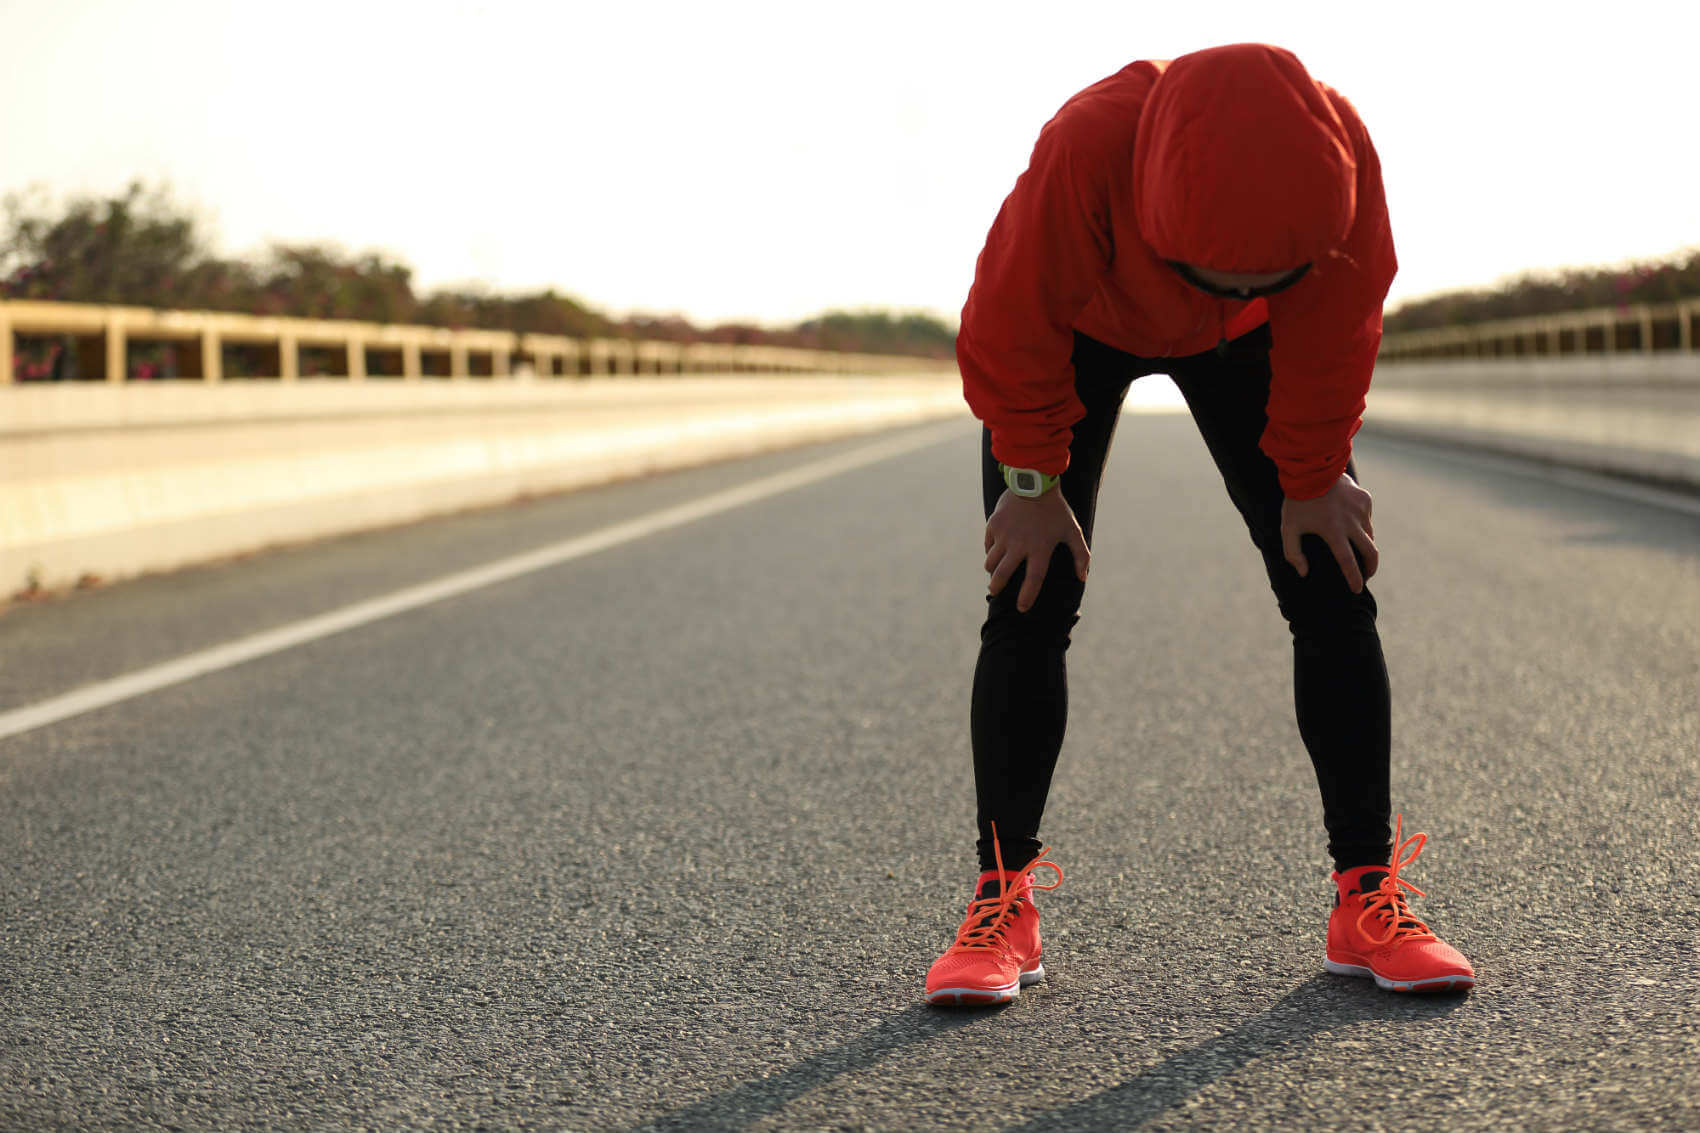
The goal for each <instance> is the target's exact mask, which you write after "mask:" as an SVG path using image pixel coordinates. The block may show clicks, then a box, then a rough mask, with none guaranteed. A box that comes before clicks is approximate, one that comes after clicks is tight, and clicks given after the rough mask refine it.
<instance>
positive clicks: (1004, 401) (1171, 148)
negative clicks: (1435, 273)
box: [956, 43, 1397, 499]
mask: <svg viewBox="0 0 1700 1133" xmlns="http://www.w3.org/2000/svg"><path fill="white" fill-rule="evenodd" d="M1165 260H1179V261H1182V262H1185V263H1188V264H1192V265H1195V266H1198V267H1204V268H1212V269H1215V270H1217V271H1225V272H1243V273H1248V274H1249V273H1254V274H1265V273H1275V272H1284V271H1288V270H1290V269H1292V268H1295V267H1298V266H1299V265H1300V264H1305V263H1309V264H1311V265H1312V266H1311V270H1310V271H1309V272H1308V273H1307V274H1306V275H1305V276H1304V277H1303V278H1302V279H1301V280H1300V281H1299V282H1298V283H1297V284H1296V285H1294V286H1292V287H1290V288H1288V289H1287V290H1285V291H1282V292H1279V293H1277V294H1275V295H1271V296H1269V297H1267V298H1260V299H1253V300H1251V301H1249V302H1246V301H1238V300H1229V299H1218V298H1216V297H1214V296H1211V295H1208V294H1206V293H1205V292H1202V291H1200V290H1198V289H1197V288H1194V287H1192V286H1190V285H1189V284H1187V283H1186V282H1185V281H1184V280H1182V279H1181V277H1180V276H1179V275H1177V274H1176V273H1175V271H1174V270H1173V269H1172V268H1170V267H1169V266H1168V264H1166V263H1165V262H1164V261H1165ZM1396 269H1397V262H1396V260H1395V258H1394V252H1393V236H1392V233H1391V231H1390V229H1389V227H1388V222H1387V204H1386V200H1385V197H1384V196H1383V193H1382V187H1381V163H1380V161H1379V160H1378V159H1377V157H1376V153H1375V147H1374V146H1373V145H1371V144H1370V139H1369V134H1368V132H1367V131H1366V130H1365V129H1364V125H1363V122H1362V121H1361V120H1360V119H1359V118H1358V115H1357V111H1355V110H1354V109H1353V108H1352V105H1351V104H1350V103H1349V102H1347V101H1346V99H1345V98H1344V97H1343V96H1341V95H1340V94H1339V93H1338V92H1337V91H1335V90H1333V89H1332V88H1330V87H1328V86H1326V85H1324V84H1322V83H1319V82H1317V81H1316V80H1314V79H1312V78H1311V77H1310V75H1309V74H1308V73H1307V72H1306V71H1305V69H1304V66H1303V64H1301V63H1300V62H1299V61H1298V59H1297V58H1296V57H1295V56H1294V55H1293V54H1292V53H1291V52H1289V51H1285V50H1282V49H1281V48H1278V47H1270V46H1268V45H1266V44H1255V43H1248V44H1235V45H1233V46H1229V47H1215V48H1211V49H1209V50H1206V51H1199V52H1195V53H1194V54H1191V55H1183V56H1181V57H1180V58H1178V59H1175V60H1173V61H1172V62H1162V61H1148V62H1140V63H1134V64H1131V65H1129V66H1128V67H1125V68H1123V69H1122V70H1120V71H1118V72H1117V73H1115V74H1114V75H1111V76H1110V77H1109V78H1107V79H1105V80H1103V81H1102V82H1100V83H1096V84H1094V85H1093V86H1090V87H1088V88H1086V89H1085V90H1083V91H1081V92H1080V93H1079V94H1077V95H1075V96H1074V97H1073V98H1071V99H1069V100H1068V102H1067V103H1065V104H1064V105H1063V108H1062V109H1061V110H1060V111H1058V112H1057V115H1056V117H1054V118H1052V119H1051V121H1050V122H1049V123H1047V124H1046V126H1045V128H1044V129H1043V130H1042V131H1041V132H1040V134H1039V141H1038V144H1037V145H1035V146H1034V148H1033V158H1032V161H1031V163H1030V164H1029V166H1028V168H1027V172H1025V173H1024V174H1022V176H1021V177H1020V179H1019V180H1017V181H1016V184H1015V188H1014V190H1013V191H1012V192H1011V193H1010V194H1009V197H1008V199H1007V200H1005V201H1004V204H1003V208H1002V209H1001V210H1000V211H999V213H998V216H997V220H996V221H994V222H993V224H992V229H991V233H990V234H989V235H988V236H987V238H986V246H985V249H984V250H983V251H982V252H981V253H980V259H979V262H978V264H977V265H976V267H975V273H974V286H973V288H972V290H971V291H970V292H969V295H968V302H967V304H966V305H965V306H964V307H963V309H962V330H961V332H960V334H958V336H957V340H956V356H957V361H958V363H959V364H960V366H961V370H962V381H963V392H964V395H965V396H966V398H967V401H968V404H969V407H970V408H971V409H973V411H974V415H975V416H976V417H978V418H979V419H980V420H981V421H983V422H985V424H986V425H987V427H988V428H990V429H991V432H992V451H993V453H994V454H995V455H996V456H997V458H998V459H999V460H1001V461H1003V462H1004V463H1005V464H1008V465H1012V466H1014V467H1018V468H1036V469H1038V470H1039V471H1041V472H1047V473H1061V472H1062V471H1063V470H1064V469H1065V468H1067V467H1068V446H1069V441H1070V440H1071V438H1072V436H1073V426H1074V423H1075V422H1076V421H1079V420H1080V418H1081V417H1082V416H1084V415H1085V408H1084V407H1083V406H1082V405H1081V403H1080V399H1079V398H1078V397H1076V396H1075V392H1074V368H1073V366H1072V365H1071V364H1070V361H1069V358H1070V355H1071V354H1072V352H1073V346H1074V334H1073V332H1074V331H1075V330H1077V329H1078V330H1080V331H1082V332H1084V333H1085V334H1088V335H1090V336H1092V337H1093V338H1096V339H1098V340H1099V341H1101V342H1104V343H1107V344H1109V345H1110V346H1114V347H1116V348H1117V349H1120V350H1124V351H1126V352H1128V353H1130V354H1135V355H1139V356H1141V357H1147V358H1163V357H1177V356H1181V355H1187V354H1196V353H1198V352H1200V351H1203V350H1208V349H1209V348H1211V347H1213V346H1215V345H1216V344H1217V343H1218V342H1220V341H1221V340H1222V339H1224V338H1234V337H1237V336H1239V335H1242V334H1245V333H1247V332H1248V331H1251V330H1253V329H1255V328H1256V327H1257V326H1259V325H1261V324H1262V323H1264V322H1266V321H1267V322H1268V323H1269V325H1270V332H1271V336H1272V341H1273V346H1272V347H1271V350H1270V367H1271V370H1272V372H1273V379H1272V384H1271V387H1270V393H1269V404H1268V412H1269V425H1268V428H1267V429H1266V430H1265V431H1264V434H1263V438H1262V441H1261V447H1262V449H1263V451H1264V452H1265V453H1267V454H1268V455H1269V457H1270V459H1272V460H1273V461H1274V462H1275V465H1276V468H1277V470H1278V471H1279V473H1280V478H1281V487H1282V490H1283V491H1284V492H1285V493H1286V495H1287V496H1288V497H1290V498H1293V499H1311V498H1314V497H1316V496H1320V495H1322V494H1323V493H1324V492H1326V491H1327V490H1328V489H1329V488H1330V487H1331V486H1332V485H1333V484H1334V482H1335V481H1336V480H1337V479H1339V477H1340V474H1341V472H1343V471H1344V470H1345V468H1346V461H1347V460H1348V459H1350V457H1351V455H1352V437H1353V435H1354V434H1356V432H1357V430H1358V427H1359V425H1360V424H1361V423H1362V416H1363V409H1364V394H1365V392H1366V391H1367V390H1368V389H1369V379H1370V371H1371V369H1372V368H1373V366H1374V364H1375V356H1376V351H1377V350H1378V348H1379V347H1380V344H1381V305H1382V300H1383V299H1384V298H1386V295H1387V288H1388V285H1389V284H1391V283H1392V281H1393V274H1394V272H1395V270H1396Z"/></svg>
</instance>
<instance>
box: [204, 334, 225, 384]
mask: <svg viewBox="0 0 1700 1133" xmlns="http://www.w3.org/2000/svg"><path fill="white" fill-rule="evenodd" d="M201 380H202V381H204V382H222V381H223V380H224V340H223V339H222V338H220V337H219V333H218V331H216V330H214V329H213V328H212V327H203V328H202V329H201Z"/></svg>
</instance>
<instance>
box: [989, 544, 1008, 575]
mask: <svg viewBox="0 0 1700 1133" xmlns="http://www.w3.org/2000/svg"><path fill="white" fill-rule="evenodd" d="M1003 557H1004V549H1003V547H1002V546H1000V545H998V544H996V543H991V544H988V545H987V547H986V573H987V574H990V573H992V571H994V570H996V569H997V565H998V564H999V563H1000V562H1002V561H1003Z"/></svg>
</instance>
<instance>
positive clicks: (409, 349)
mask: <svg viewBox="0 0 1700 1133" xmlns="http://www.w3.org/2000/svg"><path fill="white" fill-rule="evenodd" d="M424 374H425V366H424V364H423V363H422V362H420V360H419V340H418V339H417V338H409V339H408V340H407V341H406V342H404V343H402V344H401V376H402V380H403V381H409V382H416V381H418V380H419V379H420V378H421V377H423V376H424Z"/></svg>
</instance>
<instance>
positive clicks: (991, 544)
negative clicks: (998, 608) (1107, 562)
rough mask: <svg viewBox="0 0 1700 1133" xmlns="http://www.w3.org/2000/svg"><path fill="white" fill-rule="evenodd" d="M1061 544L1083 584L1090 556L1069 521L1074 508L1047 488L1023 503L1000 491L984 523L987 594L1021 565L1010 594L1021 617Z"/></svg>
mask: <svg viewBox="0 0 1700 1133" xmlns="http://www.w3.org/2000/svg"><path fill="white" fill-rule="evenodd" d="M1059 543H1060V544H1066V545H1067V546H1068V549H1069V550H1070V551H1072V552H1073V553H1074V572H1075V574H1077V575H1079V576H1080V581H1082V582H1085V581H1086V569H1087V566H1088V565H1089V564H1090V563H1091V561H1092V552H1091V550H1090V549H1088V547H1087V546H1086V536H1085V535H1084V534H1083V533H1082V532H1081V530H1080V524H1079V523H1077V522H1076V521H1075V518H1074V510H1073V509H1072V508H1070V507H1069V506H1068V501H1067V500H1065V499H1063V494H1062V489H1061V488H1052V489H1051V490H1050V491H1048V492H1046V493H1045V494H1044V495H1042V496H1040V497H1038V498H1037V499H1024V498H1023V497H1021V496H1018V495H1016V494H1015V493H1014V492H1010V491H1005V492H1004V494H1003V495H1002V496H1000V497H999V498H998V506H997V507H996V508H994V509H993V510H992V518H990V519H988V520H987V521H986V570H987V571H988V572H990V574H991V576H992V580H991V584H990V587H989V589H990V591H991V593H993V594H997V593H998V592H999V591H1001V590H1002V589H1003V588H1004V585H1005V584H1006V583H1008V582H1009V580H1010V576H1011V575H1013V574H1015V572H1016V571H1017V570H1019V569H1020V568H1021V565H1022V564H1023V563H1025V564H1026V565H1027V575H1026V577H1025V579H1023V581H1022V583H1021V593H1019V594H1017V595H1016V598H1015V608H1016V609H1018V610H1020V611H1021V612H1022V613H1024V614H1025V613H1026V612H1027V611H1028V610H1030V609H1032V608H1033V603H1034V602H1036V601H1038V599H1039V588H1040V587H1041V586H1043V585H1044V583H1045V572H1046V571H1047V570H1049V569H1050V565H1051V552H1052V551H1054V550H1056V548H1057V545H1058V544H1059Z"/></svg>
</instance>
